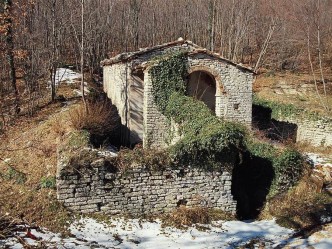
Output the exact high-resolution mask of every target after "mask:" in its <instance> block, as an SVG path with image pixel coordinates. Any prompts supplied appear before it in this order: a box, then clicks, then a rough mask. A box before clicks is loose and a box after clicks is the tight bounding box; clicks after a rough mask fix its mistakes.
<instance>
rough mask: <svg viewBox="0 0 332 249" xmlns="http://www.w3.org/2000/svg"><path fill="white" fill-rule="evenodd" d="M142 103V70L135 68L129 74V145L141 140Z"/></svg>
mask: <svg viewBox="0 0 332 249" xmlns="http://www.w3.org/2000/svg"><path fill="white" fill-rule="evenodd" d="M143 105H144V72H143V71H142V70H137V71H135V72H133V73H132V74H131V83H130V87H129V116H130V119H129V120H130V121H129V128H130V145H131V146H133V145H135V144H137V143H141V142H142V141H143V132H144V125H143Z"/></svg>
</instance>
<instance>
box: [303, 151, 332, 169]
mask: <svg viewBox="0 0 332 249" xmlns="http://www.w3.org/2000/svg"><path fill="white" fill-rule="evenodd" d="M306 155H307V157H308V158H309V160H310V161H311V162H312V163H313V165H314V166H316V165H324V166H329V167H332V163H329V162H328V159H327V158H324V157H322V156H320V155H318V154H314V153H307V154H306Z"/></svg>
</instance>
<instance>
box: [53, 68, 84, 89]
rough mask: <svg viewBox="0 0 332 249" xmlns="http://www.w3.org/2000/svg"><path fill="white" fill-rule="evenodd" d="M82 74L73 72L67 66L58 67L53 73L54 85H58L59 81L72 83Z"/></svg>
mask: <svg viewBox="0 0 332 249" xmlns="http://www.w3.org/2000/svg"><path fill="white" fill-rule="evenodd" d="M81 77H82V75H81V74H79V73H76V72H74V71H73V70H71V69H68V68H58V69H57V70H56V74H55V85H59V84H60V83H61V82H66V83H67V84H74V83H75V82H77V81H78V80H79V79H81Z"/></svg>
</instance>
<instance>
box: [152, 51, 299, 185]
mask: <svg viewBox="0 0 332 249" xmlns="http://www.w3.org/2000/svg"><path fill="white" fill-rule="evenodd" d="M187 65H188V61H187V56H186V54H185V52H178V53H175V54H171V55H165V56H163V57H159V58H158V59H156V60H155V61H154V62H153V65H152V66H151V68H150V74H151V79H152V86H153V90H152V93H153V96H154V101H155V103H156V105H157V107H158V109H159V111H160V112H161V113H162V114H164V115H165V116H166V117H167V118H168V119H169V120H173V121H174V122H175V123H177V125H178V127H179V132H180V134H179V135H181V139H180V141H178V142H177V143H176V144H174V145H172V146H170V147H169V149H168V151H169V153H170V155H171V157H172V158H173V161H174V162H175V164H178V165H182V166H183V165H185V166H192V167H200V168H204V169H206V170H220V169H226V170H228V171H231V170H232V168H233V167H234V165H235V164H236V163H238V160H239V158H241V154H242V153H250V155H253V156H257V157H261V158H265V159H268V160H269V161H271V164H272V166H273V168H274V171H275V180H274V183H273V186H272V187H271V190H272V191H275V190H277V191H278V190H283V189H284V188H286V186H287V187H289V186H292V185H294V184H295V183H296V181H297V180H298V179H299V177H300V175H301V174H302V172H303V167H302V166H303V165H304V163H303V162H304V161H303V158H302V156H301V154H300V153H299V152H297V151H296V150H295V149H279V148H276V147H274V146H273V145H271V144H268V143H265V142H261V141H259V140H257V139H255V138H254V137H252V136H251V135H250V133H249V132H248V131H247V129H246V128H245V127H244V126H242V125H240V124H238V123H233V122H228V121H225V120H223V119H221V118H218V117H216V116H215V114H214V113H212V112H211V110H210V109H209V108H208V107H207V106H206V105H205V104H204V103H203V102H201V101H198V100H196V99H194V98H192V97H189V96H186V87H185V81H184V78H185V77H186V76H187V73H188V66H187ZM282 110H283V109H282ZM286 110H289V114H290V113H293V112H294V110H293V109H291V107H287V108H286ZM287 112H288V111H287ZM286 182H287V184H286Z"/></svg>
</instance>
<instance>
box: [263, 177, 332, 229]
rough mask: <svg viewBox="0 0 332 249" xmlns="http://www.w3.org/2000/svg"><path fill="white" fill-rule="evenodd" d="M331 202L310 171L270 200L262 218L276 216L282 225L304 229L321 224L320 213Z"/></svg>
mask: <svg viewBox="0 0 332 249" xmlns="http://www.w3.org/2000/svg"><path fill="white" fill-rule="evenodd" d="M331 203H332V197H331V196H330V195H328V194H327V193H325V192H320V189H317V185H316V184H315V182H314V181H313V180H312V178H311V177H310V174H309V173H308V174H306V175H305V176H304V177H303V178H302V179H301V180H300V182H299V183H298V185H297V186H295V187H294V188H293V189H291V190H290V191H288V192H287V193H284V194H282V195H279V196H276V197H274V198H273V199H271V200H269V202H268V203H267V205H266V207H265V209H264V210H263V212H262V213H261V215H260V218H261V219H264V218H271V217H276V219H277V223H279V224H280V225H283V226H286V227H291V228H301V229H302V228H306V227H310V226H314V225H317V224H319V223H320V221H319V218H320V215H321V214H323V213H324V212H327V211H326V210H325V207H326V205H330V204H331ZM329 215H331V213H330V214H329Z"/></svg>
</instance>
